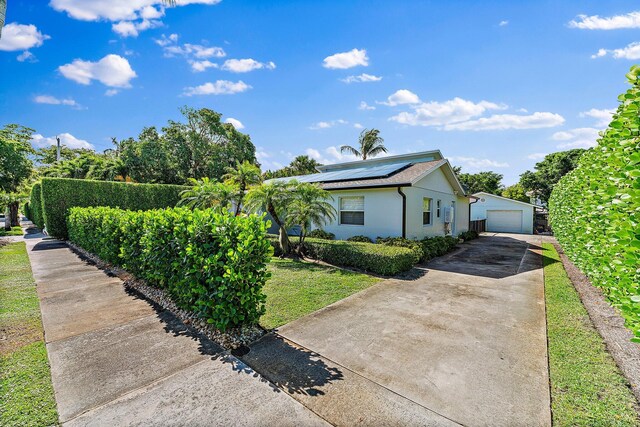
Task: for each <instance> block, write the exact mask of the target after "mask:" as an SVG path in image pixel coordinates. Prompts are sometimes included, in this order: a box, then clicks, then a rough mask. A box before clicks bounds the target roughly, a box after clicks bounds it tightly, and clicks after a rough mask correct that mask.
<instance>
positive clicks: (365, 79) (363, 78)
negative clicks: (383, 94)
mask: <svg viewBox="0 0 640 427" xmlns="http://www.w3.org/2000/svg"><path fill="white" fill-rule="evenodd" d="M380 80H382V77H379V76H374V75H372V74H366V73H362V74H360V75H358V76H348V77H346V78H344V79H340V81H343V82H345V83H371V82H379V81H380Z"/></svg>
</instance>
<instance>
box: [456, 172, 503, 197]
mask: <svg viewBox="0 0 640 427" xmlns="http://www.w3.org/2000/svg"><path fill="white" fill-rule="evenodd" d="M454 170H457V172H458V179H459V180H460V183H461V184H462V185H463V186H464V187H465V188H466V190H467V193H468V194H474V193H477V192H479V191H484V192H486V193H491V194H497V195H499V194H500V192H501V190H502V178H503V177H502V175H501V174H499V173H496V172H493V171H486V172H478V173H460V168H459V167H458V168H454Z"/></svg>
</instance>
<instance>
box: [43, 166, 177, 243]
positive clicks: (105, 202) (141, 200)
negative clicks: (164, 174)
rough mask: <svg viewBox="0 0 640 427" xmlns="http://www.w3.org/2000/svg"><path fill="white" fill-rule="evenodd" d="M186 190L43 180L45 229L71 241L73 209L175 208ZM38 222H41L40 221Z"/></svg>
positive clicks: (56, 179) (85, 181) (121, 183)
mask: <svg viewBox="0 0 640 427" xmlns="http://www.w3.org/2000/svg"><path fill="white" fill-rule="evenodd" d="M36 185H37V184H36ZM38 188H39V187H36V186H35V185H34V188H33V190H32V192H31V194H32V206H33V209H34V211H35V210H36V208H35V206H36V203H37V194H38ZM185 188H187V187H184V186H181V185H167V184H131V183H124V182H113V181H91V180H86V179H69V178H43V179H42V183H41V206H42V208H41V209H42V216H43V219H44V225H46V227H47V232H48V233H49V234H50V235H51V236H54V237H58V238H60V239H66V238H67V237H68V234H67V223H66V216H67V214H68V211H69V209H70V208H72V207H75V206H80V207H88V206H110V207H118V208H121V209H131V210H149V209H161V208H167V207H173V206H175V205H176V204H177V203H178V201H179V200H180V192H181V191H183V190H185ZM34 195H36V198H35V200H34V199H33V196H34ZM36 216H37V215H36ZM37 219H38V220H39V218H37ZM36 224H37V223H36ZM38 226H40V224H38Z"/></svg>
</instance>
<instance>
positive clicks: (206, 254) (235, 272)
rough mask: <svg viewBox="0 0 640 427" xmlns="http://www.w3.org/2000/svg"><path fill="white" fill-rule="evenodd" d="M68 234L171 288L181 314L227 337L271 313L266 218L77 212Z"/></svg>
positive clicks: (150, 280)
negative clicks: (226, 333) (267, 310)
mask: <svg viewBox="0 0 640 427" xmlns="http://www.w3.org/2000/svg"><path fill="white" fill-rule="evenodd" d="M68 227H69V238H70V239H71V240H72V241H73V242H74V243H76V244H78V245H79V246H81V247H82V248H84V249H86V250H88V251H90V252H93V253H96V254H97V255H99V256H100V257H104V258H103V259H104V260H105V261H110V262H112V263H114V264H117V265H122V266H124V267H125V268H126V269H127V270H129V271H130V272H131V273H133V274H135V275H136V276H137V277H138V278H140V279H143V280H144V281H146V283H147V284H148V285H150V286H155V287H159V288H162V289H165V290H166V291H167V292H168V294H169V295H170V296H171V297H172V299H173V300H174V301H175V302H176V304H177V305H178V306H179V307H181V308H183V309H187V310H191V311H193V312H195V313H196V314H197V315H198V316H199V317H201V318H203V319H205V320H206V321H207V322H208V323H211V324H213V325H214V326H215V327H216V328H218V329H220V330H226V329H227V328H230V327H236V326H240V325H245V324H255V323H257V322H258V319H259V318H260V316H261V315H262V314H264V303H265V296H264V294H263V293H262V287H263V285H264V283H265V282H266V280H267V279H268V278H269V273H268V271H267V262H268V261H269V259H270V257H271V255H272V249H271V245H270V244H269V240H268V239H267V237H266V223H265V221H264V220H263V218H262V217H259V216H256V215H249V216H234V215H232V214H231V213H229V212H220V211H214V210H211V209H207V210H194V211H192V210H190V209H187V208H175V209H164V210H149V211H135V212H134V211H124V210H121V209H114V208H107V207H96V208H78V207H75V208H72V209H70V213H69V217H68Z"/></svg>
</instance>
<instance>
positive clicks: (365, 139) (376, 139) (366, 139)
mask: <svg viewBox="0 0 640 427" xmlns="http://www.w3.org/2000/svg"><path fill="white" fill-rule="evenodd" d="M345 151H346V152H347V153H351V154H353V155H354V156H356V157H360V158H361V159H362V160H367V158H369V157H375V156H377V155H378V154H380V153H386V152H387V148H386V147H385V146H384V139H382V137H381V136H380V131H379V130H378V129H364V130H363V131H362V132H360V137H359V138H358V147H357V148H354V147H352V146H350V145H343V146H342V147H340V152H341V153H344V152H345Z"/></svg>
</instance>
